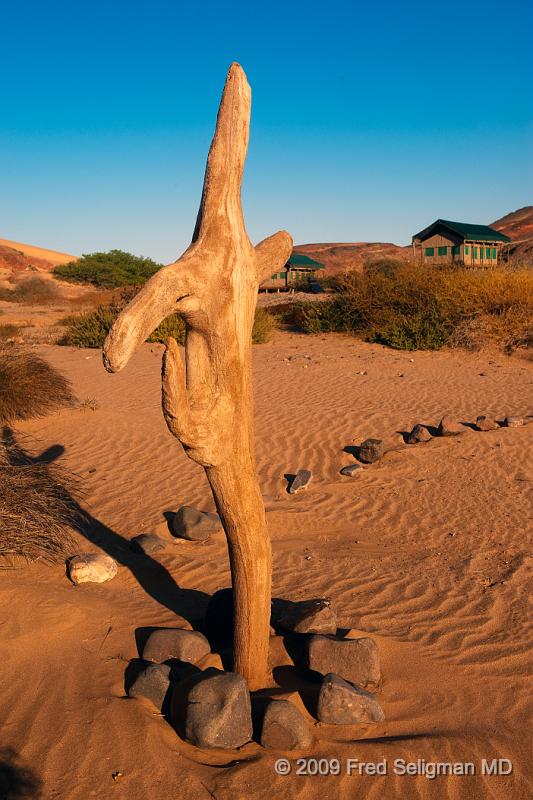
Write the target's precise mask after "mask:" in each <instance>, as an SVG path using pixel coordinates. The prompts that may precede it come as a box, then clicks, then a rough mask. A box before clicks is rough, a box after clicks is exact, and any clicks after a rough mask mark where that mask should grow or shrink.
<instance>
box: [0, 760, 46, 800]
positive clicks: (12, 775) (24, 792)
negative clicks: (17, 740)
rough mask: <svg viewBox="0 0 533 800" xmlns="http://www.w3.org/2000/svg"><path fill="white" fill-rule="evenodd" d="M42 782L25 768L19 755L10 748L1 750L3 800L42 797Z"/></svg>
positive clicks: (0, 788)
mask: <svg viewBox="0 0 533 800" xmlns="http://www.w3.org/2000/svg"><path fill="white" fill-rule="evenodd" d="M41 787H42V781H41V779H40V778H39V777H38V776H37V775H36V773H35V772H34V771H33V770H32V769H30V767H25V766H24V765H23V764H22V763H21V760H20V758H19V756H18V754H17V753H16V752H15V751H14V750H12V749H11V748H10V747H1V748H0V798H1V800H4V798H5V799H6V800H18V798H22V797H24V798H34V800H37V798H39V797H42V793H41Z"/></svg>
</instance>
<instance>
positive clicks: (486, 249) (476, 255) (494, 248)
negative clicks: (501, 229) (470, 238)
mask: <svg viewBox="0 0 533 800" xmlns="http://www.w3.org/2000/svg"><path fill="white" fill-rule="evenodd" d="M464 251H465V253H464V263H465V264H468V265H469V266H474V267H494V266H496V264H497V263H498V261H499V260H500V252H501V242H465V244H464Z"/></svg>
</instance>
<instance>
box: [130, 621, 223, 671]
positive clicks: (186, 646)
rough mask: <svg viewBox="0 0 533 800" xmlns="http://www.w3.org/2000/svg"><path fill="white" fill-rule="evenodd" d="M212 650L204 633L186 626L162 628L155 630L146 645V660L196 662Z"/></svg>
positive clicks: (159, 662) (144, 649)
mask: <svg viewBox="0 0 533 800" xmlns="http://www.w3.org/2000/svg"><path fill="white" fill-rule="evenodd" d="M210 652H211V647H210V645H209V642H208V641H207V639H206V638H205V636H204V635H203V634H202V633H199V632H198V631H189V630H185V629H184V628H161V629H160V630H157V631H153V633H151V634H150V636H149V637H148V639H147V641H146V644H145V645H144V648H143V652H142V657H143V659H144V660H145V661H153V662H155V663H156V664H161V663H162V662H163V661H171V660H175V661H188V662H190V663H191V664H195V663H196V662H197V661H200V659H201V658H203V657H204V656H206V655H207V654H208V653H210Z"/></svg>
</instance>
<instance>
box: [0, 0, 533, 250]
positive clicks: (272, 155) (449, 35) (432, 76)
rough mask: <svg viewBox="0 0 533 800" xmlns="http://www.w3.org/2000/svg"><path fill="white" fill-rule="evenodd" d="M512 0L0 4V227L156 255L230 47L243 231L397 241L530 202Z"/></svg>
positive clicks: (210, 114)
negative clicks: (242, 97)
mask: <svg viewBox="0 0 533 800" xmlns="http://www.w3.org/2000/svg"><path fill="white" fill-rule="evenodd" d="M532 30H533V13H532V11H531V4H530V3H529V2H527V1H526V0H507V2H505V3H501V2H495V1H494V0H483V1H481V0H463V2H458V0H451V1H450V2H447V3H446V2H441V3H436V2H431V0H426V2H420V1H419V0H404V2H402V0H394V1H393V0H373V2H371V1H370V0H367V2H364V3H363V2H359V0H352V2H348V1H344V2H340V1H338V0H329V2H313V0H308V2H290V0H288V2H278V0H273V1H272V0H271V1H270V2H264V3H260V2H256V1H255V0H247V2H242V1H241V0H234V2H227V1H226V2H212V1H211V0H207V1H206V2H194V0H189V2H180V0H150V1H148V0H127V2H126V0H107V1H106V2H104V0H91V1H90V2H87V0H75V1H73V0H69V2H66V1H61V2H58V1H57V0H39V2H36V1H33V2H27V1H25V0H19V1H18V2H17V3H15V2H11V3H7V2H6V3H3V4H2V7H1V13H0V237H5V238H8V239H15V240H18V241H23V242H29V243H31V244H38V245H41V246H43V247H51V248H54V249H57V250H65V251H67V252H72V253H76V254H79V253H82V252H92V251H94V250H107V249H110V248H113V247H117V248H122V249H125V250H130V251H132V252H134V253H136V254H139V255H140V254H142V255H147V256H152V257H154V258H156V259H157V260H161V261H163V262H168V261H171V260H174V258H176V257H177V256H178V255H179V254H180V253H181V251H182V250H183V249H184V248H185V247H186V246H187V245H188V243H189V242H190V238H191V235H192V231H193V227H194V221H195V217H196V211H197V207H198V203H199V199H200V193H201V185H202V178H203V171H204V165H205V157H206V154H207V150H208V147H209V142H210V139H211V135H212V132H213V128H214V122H215V117H216V111H217V107H218V101H219V96H220V92H221V89H222V86H223V83H224V78H225V74H226V70H227V68H228V67H229V64H230V63H231V62H232V61H238V62H240V63H241V64H242V65H243V67H244V68H245V70H246V72H247V74H248V79H249V81H250V84H251V86H252V93H253V108H252V128H251V141H250V148H249V152H248V162H247V167H246V174H245V183H244V209H245V216H246V220H247V226H248V231H249V233H250V236H251V238H252V240H254V241H257V240H259V239H261V238H263V237H264V236H266V235H269V234H270V233H272V232H273V231H274V230H277V229H278V228H286V229H287V230H289V231H290V232H291V233H292V235H293V237H294V240H295V242H297V243H304V242H317V241H318V242H324V241H325V242H328V241H395V242H397V243H399V244H405V243H407V242H408V241H409V239H410V236H411V234H412V233H414V232H416V231H418V230H420V229H421V228H423V227H425V226H426V225H427V224H429V223H430V222H432V221H433V220H434V219H435V218H437V217H443V218H445V219H455V220H462V221H467V222H483V223H487V222H490V221H492V220H493V219H496V218H497V217H499V216H501V215H503V214H505V213H507V212H509V211H511V210H514V209H516V208H518V207H520V206H524V205H528V204H530V203H531V202H532V201H533V191H532V188H533V169H532V162H533V158H532V147H531V134H532V124H531V121H532V110H533V109H532V106H533V104H532V92H531V86H532V83H533V82H532V77H533V76H532V72H533V70H532V62H531V33H532Z"/></svg>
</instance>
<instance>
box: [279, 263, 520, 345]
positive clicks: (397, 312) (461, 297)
mask: <svg viewBox="0 0 533 800" xmlns="http://www.w3.org/2000/svg"><path fill="white" fill-rule="evenodd" d="M282 318H283V321H284V322H285V323H286V324H288V325H289V326H291V327H293V328H296V329H297V330H301V331H303V332H304V333H324V332H328V331H338V332H349V333H354V334H357V335H360V336H362V337H363V338H365V339H366V340H367V341H371V342H380V343H382V344H386V345H389V346H390V347H394V348H397V349H402V350H403V349H405V350H413V349H420V350H434V349H438V348H440V347H443V346H444V345H446V344H448V343H450V342H451V343H452V344H454V343H457V342H458V341H460V339H463V340H464V341H466V340H468V334H467V331H468V330H469V329H472V323H473V321H474V320H480V319H484V324H483V329H484V331H486V332H487V336H491V337H492V338H493V339H497V340H498V341H499V342H500V343H501V344H502V345H503V346H504V347H506V346H509V345H508V343H509V342H527V341H529V340H530V333H529V332H530V331H531V327H532V324H531V320H532V318H533V271H531V270H522V271H518V270H505V269H494V270H484V271H481V270H476V271H474V270H468V269H457V268H438V267H433V266H425V265H421V264H413V263H409V262H398V261H395V260H393V259H387V260H381V261H379V262H375V263H372V264H371V265H370V266H369V268H367V269H365V271H364V272H363V273H361V272H352V273H347V274H345V275H342V276H339V278H338V290H337V293H336V294H335V295H334V296H333V299H332V300H328V301H325V302H320V303H303V304H299V305H295V306H294V307H293V308H290V309H289V310H287V311H285V313H284V314H283V317H282ZM474 327H475V326H474ZM459 330H461V331H462V333H461V335H460V336H458V335H457V334H456V332H457V331H459ZM489 332H490V333H489ZM517 346H525V345H522V344H520V345H517Z"/></svg>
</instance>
